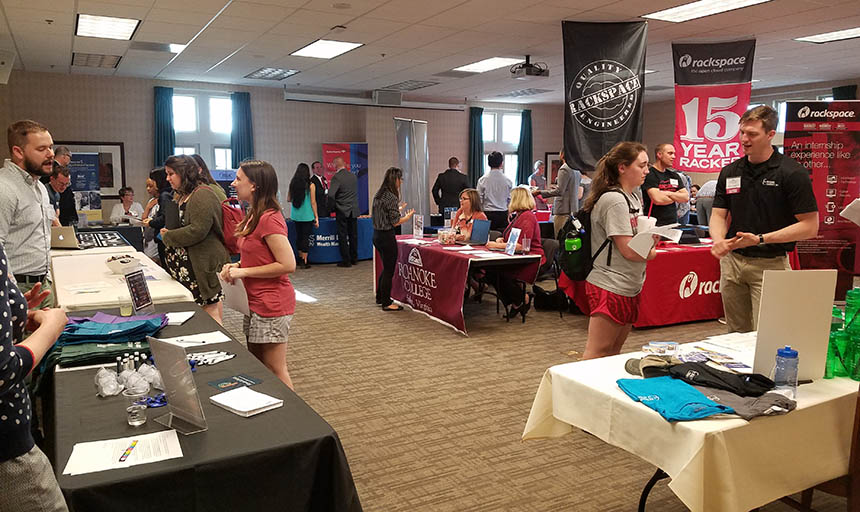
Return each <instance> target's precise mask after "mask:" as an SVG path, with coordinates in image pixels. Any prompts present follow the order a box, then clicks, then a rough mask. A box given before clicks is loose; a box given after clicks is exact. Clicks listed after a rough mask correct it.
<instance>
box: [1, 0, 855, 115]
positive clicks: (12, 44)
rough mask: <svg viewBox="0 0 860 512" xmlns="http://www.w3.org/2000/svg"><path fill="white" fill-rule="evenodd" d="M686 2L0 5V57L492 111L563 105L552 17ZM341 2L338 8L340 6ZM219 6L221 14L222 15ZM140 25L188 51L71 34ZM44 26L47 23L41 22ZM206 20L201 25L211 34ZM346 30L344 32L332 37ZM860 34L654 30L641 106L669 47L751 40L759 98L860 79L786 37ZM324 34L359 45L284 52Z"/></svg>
mask: <svg viewBox="0 0 860 512" xmlns="http://www.w3.org/2000/svg"><path fill="white" fill-rule="evenodd" d="M687 1H688V0H429V1H428V0H255V1H254V2H246V1H241V0H233V1H232V2H231V1H229V0H181V1H180V0H105V1H95V0H0V49H7V50H11V51H14V52H16V53H17V55H18V57H17V59H16V63H15V69H23V70H27V71H47V72H59V73H84V74H100V75H114V76H130V77H142V78H157V79H165V80H190V81H202V82H219V83H230V84H246V85H257V86H271V87H282V86H283V85H284V84H286V85H288V86H289V87H290V88H291V89H292V88H296V89H301V90H305V91H319V90H338V91H369V90H372V89H377V88H383V87H385V86H388V85H391V84H395V83H398V82H401V81H404V80H428V81H438V82H440V83H439V85H435V86H432V87H428V88H424V89H421V90H419V91H416V92H414V93H409V94H407V99H410V100H412V99H414V100H436V101H448V102H460V103H462V102H463V100H464V99H467V100H468V101H475V100H478V101H494V100H501V98H499V96H500V95H503V94H506V93H510V92H512V91H516V90H520V89H526V88H537V89H548V90H550V91H551V92H548V93H544V94H540V95H536V96H529V97H523V98H516V99H510V98H507V99H505V101H509V102H520V103H529V102H531V103H560V102H562V101H563V98H564V93H563V82H564V78H563V77H564V64H563V58H564V52H563V48H562V38H561V23H560V22H561V20H575V21H627V20H637V19H639V18H638V16H641V15H642V14H647V13H650V12H654V11H657V10H661V9H665V8H669V7H673V6H676V5H680V4H683V3H687ZM344 5H346V6H347V8H343V6H344ZM225 6H226V7H225ZM76 13H85V14H95V15H104V16H118V17H127V18H136V19H140V20H142V23H141V24H140V26H139V27H138V29H137V32H136V33H135V34H134V38H133V40H134V41H141V42H157V43H178V44H186V43H188V42H189V41H191V40H192V39H193V41H192V42H191V44H190V45H189V46H188V48H187V49H186V50H185V51H184V52H183V53H181V54H180V55H178V56H176V57H175V58H173V57H174V56H173V55H172V54H169V53H158V52H151V51H142V50H134V49H130V48H129V44H130V43H129V42H128V41H114V40H108V39H99V38H88V37H76V36H75V35H74V25H75V18H76V17H75V14H76ZM47 20H52V21H51V22H50V24H49V23H48V21H47ZM207 24H208V26H207ZM335 25H345V26H346V27H347V28H346V30H345V31H343V32H339V33H335V32H332V31H331V30H330V29H331V27H334V26H335ZM858 26H860V0H773V1H771V2H768V3H765V4H760V5H757V6H753V7H748V8H745V9H738V10H735V11H731V12H727V13H723V14H717V15H714V16H709V17H706V18H701V19H698V20H693V21H689V22H685V23H667V22H661V21H649V29H648V52H647V61H646V67H647V68H648V69H653V70H656V71H657V73H653V74H649V75H647V76H646V84H645V85H646V87H647V88H648V89H651V88H653V87H656V88H658V89H660V88H661V87H662V88H663V90H656V91H655V90H648V89H646V91H647V92H646V101H659V100H666V99H671V98H672V97H673V92H672V89H671V86H672V84H673V76H672V62H671V47H670V42H671V41H673V40H680V39H685V38H715V37H718V38H726V37H732V36H744V35H754V36H755V37H756V39H757V40H758V44H757V48H756V62H755V66H754V74H753V77H754V79H758V80H760V82H756V83H755V84H754V85H753V86H754V88H758V89H765V88H771V87H781V86H786V85H794V84H802V83H811V82H822V81H838V80H845V79H852V78H857V77H858V76H860V39H853V40H848V41H842V42H835V43H828V44H824V45H816V44H810V43H800V42H796V41H793V40H792V39H793V38H795V37H799V36H806V35H811V34H817V33H821V32H827V31H832V30H840V29H846V28H852V27H858ZM321 37H326V38H329V39H336V40H344V41H352V42H360V43H364V45H365V46H362V47H361V48H358V49H356V50H353V51H352V52H349V53H347V54H344V55H341V56H340V57H337V58H334V59H331V60H320V59H313V58H306V57H291V56H290V53H292V52H294V51H295V50H297V49H299V48H301V47H303V46H305V45H306V44H308V43H310V42H313V41H314V40H316V39H318V38H321ZM72 52H84V53H97V54H110V55H121V56H122V61H121V63H120V65H119V67H118V68H117V69H98V68H86V67H77V66H74V67H73V66H71V57H72ZM525 54H530V55H531V56H532V61H533V62H536V61H541V62H545V63H546V64H548V65H549V68H550V77H549V78H544V79H532V80H528V81H520V80H513V79H511V78H509V73H508V70H507V69H500V70H496V71H491V72H488V73H483V74H479V75H475V76H471V77H466V78H442V77H437V76H434V75H435V74H437V73H443V72H446V71H450V70H451V69H452V68H455V67H457V66H462V65H464V64H469V63H472V62H474V61H477V60H481V59H484V58H488V57H496V56H509V57H521V56H523V55H525ZM264 66H270V67H283V68H292V69H298V70H300V71H301V72H300V73H299V74H297V75H295V76H293V77H290V78H288V79H286V80H283V81H278V82H275V81H266V80H249V79H245V78H243V77H244V76H245V75H246V74H248V73H250V72H252V71H254V70H256V69H258V68H260V67H264Z"/></svg>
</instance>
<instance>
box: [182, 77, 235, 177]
mask: <svg viewBox="0 0 860 512" xmlns="http://www.w3.org/2000/svg"><path fill="white" fill-rule="evenodd" d="M173 105H174V107H173V127H174V131H175V133H176V154H192V153H197V154H199V155H201V156H203V160H205V161H206V165H207V166H208V167H209V168H210V169H230V168H231V164H232V162H231V152H230V132H231V131H232V129H233V102H232V101H231V100H230V98H229V97H228V96H226V95H225V94H224V93H223V92H219V91H212V93H206V92H200V91H182V90H177V91H176V94H174V95H173Z"/></svg>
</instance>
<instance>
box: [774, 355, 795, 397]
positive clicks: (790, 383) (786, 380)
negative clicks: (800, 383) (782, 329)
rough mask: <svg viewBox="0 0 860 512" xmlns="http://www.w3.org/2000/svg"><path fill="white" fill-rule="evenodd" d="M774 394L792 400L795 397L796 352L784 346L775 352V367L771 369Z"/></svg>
mask: <svg viewBox="0 0 860 512" xmlns="http://www.w3.org/2000/svg"><path fill="white" fill-rule="evenodd" d="M773 382H774V384H776V392H777V393H780V394H782V395H784V396H786V397H788V398H791V399H792V400H794V399H795V397H796V396H797V350H793V349H792V348H791V347H790V346H788V345H786V346H785V348H780V349H777V351H776V366H774V369H773Z"/></svg>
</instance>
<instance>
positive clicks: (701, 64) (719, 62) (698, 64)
mask: <svg viewBox="0 0 860 512" xmlns="http://www.w3.org/2000/svg"><path fill="white" fill-rule="evenodd" d="M746 62H747V57H746V55H741V56H740V57H726V58H724V59H721V58H716V57H708V58H707V59H696V60H693V57H690V54H689V53H685V54H684V55H681V58H680V59H678V66H679V67H682V68H686V67H689V66H693V67H694V68H712V69H714V68H724V67H726V66H743V65H744V64H746Z"/></svg>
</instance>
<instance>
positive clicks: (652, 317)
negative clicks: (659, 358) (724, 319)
mask: <svg viewBox="0 0 860 512" xmlns="http://www.w3.org/2000/svg"><path fill="white" fill-rule="evenodd" d="M658 251H659V253H658V254H657V257H656V258H654V259H653V260H652V261H650V262H648V267H647V271H646V273H645V285H644V286H643V287H642V294H641V297H640V302H639V318H638V319H637V320H636V323H635V324H633V325H634V326H635V327H655V326H659V325H672V324H679V323H682V322H693V321H698V320H713V319H716V318H719V317H721V316H723V302H722V297H721V296H720V262H719V260H717V259H716V258H714V257H713V256H712V255H711V249H710V247H690V246H683V245H675V244H668V245H667V246H665V247H663V248H662V249H658ZM559 287H561V288H562V289H564V291H565V293H567V295H568V296H569V297H571V298H572V299H573V300H574V302H575V303H576V306H577V307H578V308H579V309H580V310H581V311H582V312H583V313H585V314H588V313H589V309H588V301H587V300H586V297H585V282H584V281H571V280H569V279H567V276H565V275H564V274H562V277H561V279H559Z"/></svg>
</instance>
